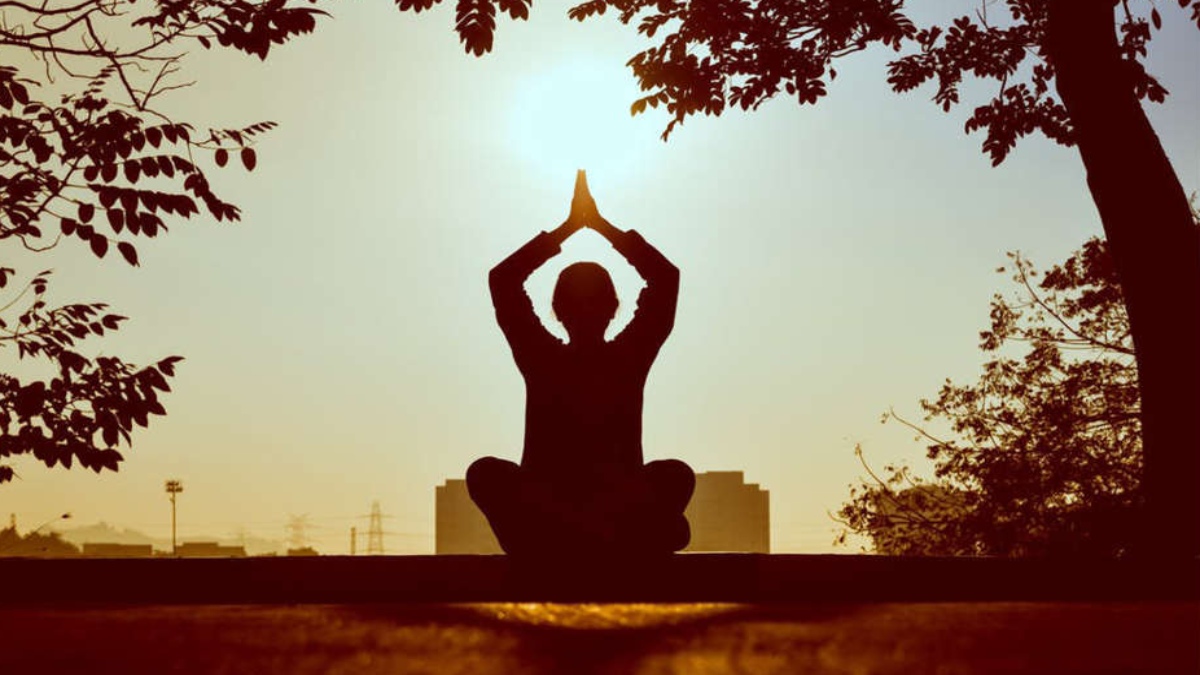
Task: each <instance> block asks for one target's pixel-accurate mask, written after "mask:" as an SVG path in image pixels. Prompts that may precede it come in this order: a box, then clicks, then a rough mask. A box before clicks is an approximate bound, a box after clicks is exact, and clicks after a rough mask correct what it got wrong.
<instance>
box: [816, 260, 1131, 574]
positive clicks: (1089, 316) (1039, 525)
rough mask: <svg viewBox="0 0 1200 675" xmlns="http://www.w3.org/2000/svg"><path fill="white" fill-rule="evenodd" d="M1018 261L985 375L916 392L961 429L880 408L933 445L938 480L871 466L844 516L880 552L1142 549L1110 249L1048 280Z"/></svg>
mask: <svg viewBox="0 0 1200 675" xmlns="http://www.w3.org/2000/svg"><path fill="white" fill-rule="evenodd" d="M1010 258H1011V260H1012V269H1013V271H1014V276H1013V279H1014V280H1015V281H1016V283H1017V286H1018V292H1017V294H1016V295H1015V296H1014V297H1005V296H1003V295H1000V294H997V295H996V296H994V298H993V299H992V302H991V326H990V327H989V328H988V330H985V331H983V332H982V333H981V334H980V338H981V340H980V348H981V349H982V350H983V351H984V352H985V353H988V354H991V355H992V358H991V360H989V361H988V362H987V363H986V364H985V365H984V367H983V374H982V375H981V376H980V378H979V381H978V382H976V383H975V384H970V385H959V384H955V383H953V382H951V381H949V380H947V381H946V383H945V385H944V386H943V387H942V389H941V391H940V392H939V393H938V397H937V398H936V399H935V400H933V401H928V400H923V401H921V407H922V408H923V409H924V411H925V421H926V422H931V421H934V420H945V421H947V422H948V423H949V428H950V430H951V431H952V432H953V435H952V436H949V437H945V438H943V437H941V436H939V435H936V434H934V433H932V432H930V431H928V430H927V429H926V428H925V427H923V426H920V425H918V424H915V423H913V422H910V421H908V420H906V419H905V418H903V417H901V416H899V415H897V414H895V413H894V412H889V413H888V414H886V415H884V421H888V420H894V421H896V422H898V423H900V424H904V425H906V426H908V427H910V428H912V429H913V430H915V431H916V432H917V433H918V434H919V437H921V438H924V439H926V440H927V441H928V442H929V445H928V453H927V456H928V458H929V459H930V460H932V461H933V479H932V480H923V479H921V478H919V477H917V476H915V475H914V474H913V472H912V471H911V470H910V468H909V467H908V466H906V465H895V466H887V467H885V472H884V476H882V477H880V476H879V475H877V474H876V473H874V472H873V471H872V470H871V469H870V467H869V466H867V465H866V463H865V461H864V467H865V468H866V469H867V472H868V475H869V478H868V479H867V480H865V481H863V482H862V483H861V484H860V485H858V486H855V487H852V488H851V493H850V501H849V502H847V503H846V504H845V505H843V506H842V508H841V510H840V511H839V512H838V518H839V520H840V521H841V522H842V523H843V524H844V525H845V526H846V529H847V530H848V531H849V532H855V533H858V534H862V535H866V536H868V537H870V539H871V541H872V543H873V545H874V548H875V550H876V551H877V552H880V553H888V554H924V555H973V554H979V555H1045V554H1065V553H1082V554H1096V555H1105V556H1118V555H1122V554H1125V553H1127V552H1128V551H1129V550H1130V548H1131V546H1132V545H1133V544H1134V538H1135V537H1134V535H1135V532H1134V530H1133V528H1134V523H1135V521H1136V516H1137V515H1138V510H1139V508H1140V506H1141V500H1140V494H1141V493H1140V491H1139V489H1138V486H1139V477H1140V473H1141V462H1142V443H1141V433H1140V432H1141V426H1140V422H1139V413H1140V410H1139V396H1138V388H1137V369H1136V366H1135V363H1134V354H1133V346H1132V341H1131V338H1130V331H1129V320H1128V317H1127V315H1126V313H1125V306H1124V304H1123V302H1122V297H1121V290H1120V285H1119V284H1118V282H1117V273H1116V269H1115V265H1114V264H1113V260H1112V256H1111V255H1110V254H1109V252H1108V248H1107V246H1106V245H1105V244H1104V242H1102V241H1101V240H1099V239H1092V240H1090V241H1088V242H1087V243H1086V244H1084V246H1083V248H1082V249H1080V250H1079V251H1077V252H1076V253H1074V254H1073V255H1072V256H1071V257H1069V258H1068V259H1067V260H1066V261H1065V262H1064V263H1062V264H1061V265H1057V266H1055V267H1053V268H1051V269H1050V271H1049V272H1047V273H1046V274H1045V275H1039V273H1038V272H1037V271H1036V270H1035V269H1034V266H1033V265H1032V264H1031V263H1030V262H1029V261H1028V260H1027V259H1025V258H1024V257H1022V256H1021V255H1019V254H1015V253H1014V254H1010ZM1000 271H1004V268H1000ZM1039 277H1040V279H1039ZM855 452H856V454H857V455H858V456H859V458H860V459H861V458H862V449H861V448H856V450H855ZM846 534H847V532H843V533H842V535H841V536H840V537H839V541H841V542H842V543H844V542H845V537H846Z"/></svg>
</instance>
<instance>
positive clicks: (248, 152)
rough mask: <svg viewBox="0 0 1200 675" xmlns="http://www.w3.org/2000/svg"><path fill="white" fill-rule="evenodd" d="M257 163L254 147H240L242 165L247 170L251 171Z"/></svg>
mask: <svg viewBox="0 0 1200 675" xmlns="http://www.w3.org/2000/svg"><path fill="white" fill-rule="evenodd" d="M256 164H258V157H257V156H256V155H255V154H254V148H242V165H243V166H245V167H246V170H247V171H253V170H254V167H255V165H256Z"/></svg>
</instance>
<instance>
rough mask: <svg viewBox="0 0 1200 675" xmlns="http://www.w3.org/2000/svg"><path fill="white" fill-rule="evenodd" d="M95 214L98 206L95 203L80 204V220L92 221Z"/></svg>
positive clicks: (83, 221) (84, 221)
mask: <svg viewBox="0 0 1200 675" xmlns="http://www.w3.org/2000/svg"><path fill="white" fill-rule="evenodd" d="M94 215H96V207H95V206H94V205H92V204H88V203H86V202H84V203H83V204H80V205H79V222H82V223H90V222H92V216H94Z"/></svg>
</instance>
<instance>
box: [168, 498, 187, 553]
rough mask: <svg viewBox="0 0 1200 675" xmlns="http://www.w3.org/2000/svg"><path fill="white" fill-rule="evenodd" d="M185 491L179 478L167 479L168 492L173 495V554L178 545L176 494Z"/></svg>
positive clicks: (176, 550)
mask: <svg viewBox="0 0 1200 675" xmlns="http://www.w3.org/2000/svg"><path fill="white" fill-rule="evenodd" d="M180 492H183V483H182V482H180V481H179V480H169V481H167V494H168V495H170V496H171V555H176V554H177V552H178V548H179V547H178V546H177V545H176V543H175V495H177V494H179V493H180Z"/></svg>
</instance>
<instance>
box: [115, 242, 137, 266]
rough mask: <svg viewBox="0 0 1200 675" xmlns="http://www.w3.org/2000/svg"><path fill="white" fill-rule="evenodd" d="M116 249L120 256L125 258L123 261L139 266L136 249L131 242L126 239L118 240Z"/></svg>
mask: <svg viewBox="0 0 1200 675" xmlns="http://www.w3.org/2000/svg"><path fill="white" fill-rule="evenodd" d="M117 251H119V252H120V254H121V257H122V258H125V262H127V263H129V264H130V265H133V266H134V267H138V266H139V263H138V256H137V249H136V248H134V247H133V244H131V243H129V242H127V241H122V242H119V243H118V244H117Z"/></svg>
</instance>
